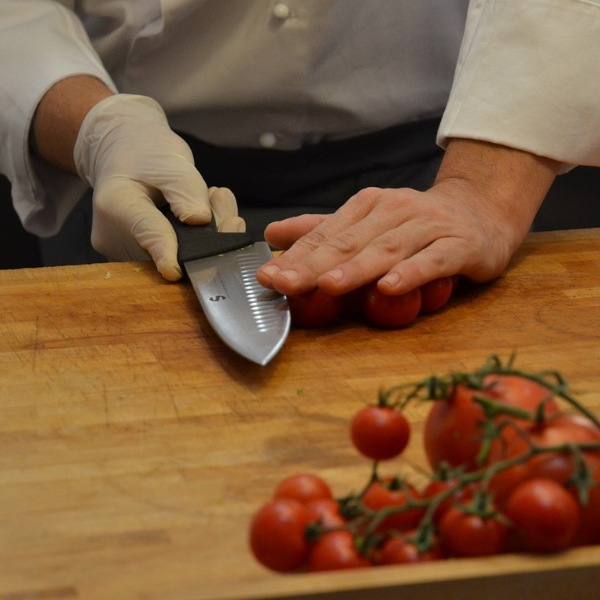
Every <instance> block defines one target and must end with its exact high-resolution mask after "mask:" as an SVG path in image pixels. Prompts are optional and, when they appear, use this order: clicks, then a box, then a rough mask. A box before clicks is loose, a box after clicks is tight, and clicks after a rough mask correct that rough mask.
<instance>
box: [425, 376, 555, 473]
mask: <svg viewBox="0 0 600 600" xmlns="http://www.w3.org/2000/svg"><path fill="white" fill-rule="evenodd" d="M484 386H485V389H483V390H474V389H471V388H469V387H467V386H465V385H463V384H459V385H457V386H456V388H455V389H454V391H453V393H452V395H451V396H450V397H449V398H447V399H445V400H440V401H436V402H434V403H433V406H432V408H431V409H430V411H429V414H428V415H427V419H426V421H425V427H424V430H423V441H424V445H425V452H426V455H427V459H428V462H429V464H430V465H431V467H432V468H433V469H434V470H437V469H438V468H439V467H440V465H441V464H442V463H443V462H446V463H448V464H449V465H450V466H453V467H458V466H464V467H465V468H467V469H471V470H472V469H476V468H477V467H478V466H479V465H478V464H477V456H478V454H479V451H480V449H481V435H482V432H483V430H482V426H483V424H484V423H485V412H484V410H483V407H482V406H481V405H480V404H479V403H478V402H477V401H475V400H474V397H475V396H482V397H485V398H489V399H490V400H493V401H494V402H497V403H500V404H506V405H507V406H513V407H517V408H521V409H523V410H526V411H529V412H530V413H532V414H534V413H535V412H536V411H537V410H538V407H539V406H540V404H542V403H543V409H544V414H545V415H550V414H553V413H556V412H558V410H559V408H558V404H557V403H556V401H555V400H554V399H553V398H551V397H550V393H549V391H548V389H547V388H545V387H544V386H542V385H540V384H538V383H536V382H534V381H532V380H530V379H527V378H524V377H520V376H516V375H489V376H487V377H486V378H485V379H484ZM503 418H505V417H503V416H499V417H497V419H498V420H500V419H503ZM513 420H514V421H515V422H517V423H519V424H522V425H523V426H531V425H532V423H526V422H524V421H523V420H522V419H513Z"/></svg>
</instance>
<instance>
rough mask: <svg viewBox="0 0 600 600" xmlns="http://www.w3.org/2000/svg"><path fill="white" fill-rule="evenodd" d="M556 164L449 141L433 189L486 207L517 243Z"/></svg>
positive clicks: (465, 141) (477, 143) (497, 147)
mask: <svg viewBox="0 0 600 600" xmlns="http://www.w3.org/2000/svg"><path fill="white" fill-rule="evenodd" d="M560 166H561V163H559V162H557V161H555V160H552V159H550V158H546V157H543V156H538V155H535V154H532V153H530V152H526V151H523V150H518V149H516V148H510V147H507V146H501V145H497V144H492V143H490V142H484V141H480V140H470V139H461V138H454V139H452V140H450V142H449V144H448V147H447V149H446V152H445V154H444V159H443V161H442V164H441V166H440V169H439V172H438V175H437V177H436V180H435V182H434V186H433V187H434V188H436V189H437V190H439V191H442V192H447V193H450V192H452V193H453V194H454V195H456V194H457V192H458V193H459V194H460V195H461V196H462V197H464V198H466V199H468V201H471V202H478V203H481V202H483V203H485V204H487V205H488V206H489V208H490V210H491V211H493V213H494V214H496V215H498V217H499V218H500V219H501V220H502V222H505V223H509V224H511V226H512V227H513V229H514V230H515V232H516V233H517V237H518V238H519V241H520V240H521V239H522V238H523V237H524V236H525V235H526V233H527V231H528V230H529V227H530V226H531V223H532V222H533V219H534V217H535V215H536V213H537V211H538V209H539V207H540V205H541V204H542V202H543V200H544V198H545V196H546V194H547V192H548V189H549V188H550V186H551V185H552V182H553V181H554V179H555V177H556V175H557V173H558V171H559V169H560Z"/></svg>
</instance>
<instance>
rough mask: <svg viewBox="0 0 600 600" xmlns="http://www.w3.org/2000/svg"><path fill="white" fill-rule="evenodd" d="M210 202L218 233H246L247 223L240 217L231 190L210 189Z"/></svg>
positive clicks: (223, 188) (222, 188) (221, 188)
mask: <svg viewBox="0 0 600 600" xmlns="http://www.w3.org/2000/svg"><path fill="white" fill-rule="evenodd" d="M208 200H209V202H210V207H211V209H212V212H213V215H214V217H215V223H216V225H217V230H218V231H221V232H227V233H236V232H243V231H246V223H245V221H244V219H242V218H241V217H240V216H239V215H238V207H237V201H236V199H235V196H234V194H233V192H232V191H231V190H230V189H229V188H225V187H210V188H209V189H208Z"/></svg>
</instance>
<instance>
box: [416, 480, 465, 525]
mask: <svg viewBox="0 0 600 600" xmlns="http://www.w3.org/2000/svg"><path fill="white" fill-rule="evenodd" d="M457 483H458V479H455V478H450V479H432V480H431V481H430V482H429V483H428V484H427V485H426V486H425V488H424V489H423V492H422V494H421V495H422V497H423V499H431V500H433V499H434V498H436V497H441V495H442V494H446V493H448V492H450V490H451V489H454V491H453V492H452V493H450V494H449V495H448V496H447V497H446V498H444V499H443V500H442V501H441V502H439V504H438V506H437V507H436V508H435V510H434V513H433V522H434V523H435V524H439V522H440V521H441V520H442V517H443V516H444V515H445V514H446V512H447V511H448V509H449V508H451V507H452V506H454V504H456V503H458V502H460V503H466V502H467V501H468V500H470V499H471V498H472V496H473V486H472V485H467V486H464V487H459V486H457Z"/></svg>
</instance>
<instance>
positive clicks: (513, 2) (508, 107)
mask: <svg viewBox="0 0 600 600" xmlns="http://www.w3.org/2000/svg"><path fill="white" fill-rule="evenodd" d="M455 137H458V138H469V139H479V140H484V141H488V142H493V143H497V144H502V145H505V146H510V147H512V148H517V149H520V150H526V151H528V152H532V153H534V154H537V155H539V156H547V157H550V158H553V159H555V160H558V161H560V162H562V163H563V165H564V166H563V171H564V170H567V169H568V168H569V165H578V164H581V165H594V166H600V0H471V3H470V6H469V13H468V17H467V26H466V30H465V35H464V38H463V43H462V46H461V51H460V56H459V60H458V65H457V70H456V74H455V78H454V83H453V87H452V92H451V94H450V99H449V101H448V105H447V107H446V110H445V113H444V116H443V119H442V123H441V125H440V129H439V134H438V143H439V144H440V145H441V146H444V145H445V144H446V143H447V141H448V139H449V138H455Z"/></svg>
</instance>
